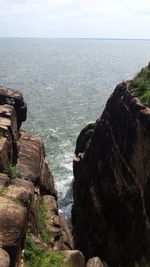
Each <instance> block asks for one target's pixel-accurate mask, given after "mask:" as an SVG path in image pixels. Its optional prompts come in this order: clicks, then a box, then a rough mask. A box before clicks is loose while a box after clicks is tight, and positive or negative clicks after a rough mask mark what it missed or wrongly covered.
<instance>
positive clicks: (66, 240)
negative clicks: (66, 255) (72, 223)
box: [59, 213, 74, 250]
mask: <svg viewBox="0 0 150 267" xmlns="http://www.w3.org/2000/svg"><path fill="white" fill-rule="evenodd" d="M59 221H60V225H61V229H62V237H63V249H64V250H68V249H74V245H73V238H72V234H71V231H70V228H69V225H68V223H67V221H66V219H65V216H64V215H63V214H61V213H60V214H59Z"/></svg>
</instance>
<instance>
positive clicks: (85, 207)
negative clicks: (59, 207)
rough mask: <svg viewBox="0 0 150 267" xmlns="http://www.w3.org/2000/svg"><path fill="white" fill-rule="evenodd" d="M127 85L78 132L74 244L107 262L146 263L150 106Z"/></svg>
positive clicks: (115, 264)
mask: <svg viewBox="0 0 150 267" xmlns="http://www.w3.org/2000/svg"><path fill="white" fill-rule="evenodd" d="M129 86H130V83H129V82H127V83H125V82H124V83H122V84H120V85H118V86H117V87H116V89H115V90H114V93H113V94H112V95H111V96H110V98H109V99H108V101H107V104H106V107H105V109H104V111H103V113H102V115H101V117H100V118H98V119H97V121H96V122H95V123H94V124H90V125H88V126H87V127H86V128H85V129H83V130H82V131H81V133H80V135H79V137H78V139H77V145H76V150H75V154H76V156H75V158H74V162H73V168H74V183H73V198H74V204H73V209H72V224H73V237H74V243H75V247H76V248H78V249H79V250H81V251H82V252H83V254H84V255H85V257H86V259H89V258H91V257H94V256H99V257H101V258H102V259H103V260H105V261H106V262H107V263H108V264H109V265H110V266H111V267H120V266H123V267H129V266H132V267H133V266H142V267H143V266H145V264H146V263H147V262H150V260H149V256H150V204H149V203H150V109H149V108H147V107H145V106H144V105H143V104H142V103H141V102H140V101H139V100H138V98H136V97H135V96H134V95H132V94H131V93H130V91H129V90H128V88H129ZM136 264H137V265H136ZM147 266H149V265H147Z"/></svg>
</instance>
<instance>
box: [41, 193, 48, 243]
mask: <svg viewBox="0 0 150 267" xmlns="http://www.w3.org/2000/svg"><path fill="white" fill-rule="evenodd" d="M46 220H47V209H46V207H45V204H44V201H43V199H42V198H41V200H40V205H39V225H38V226H39V233H40V235H41V238H42V240H43V241H44V242H45V243H46V244H50V233H49V232H48V231H47V229H46Z"/></svg>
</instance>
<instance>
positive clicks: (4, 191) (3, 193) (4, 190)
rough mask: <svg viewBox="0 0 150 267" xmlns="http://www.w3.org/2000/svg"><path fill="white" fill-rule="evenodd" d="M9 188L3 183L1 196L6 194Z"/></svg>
mask: <svg viewBox="0 0 150 267" xmlns="http://www.w3.org/2000/svg"><path fill="white" fill-rule="evenodd" d="M7 190H8V186H6V185H3V186H2V188H1V189H0V196H2V195H5V193H6V192H7Z"/></svg>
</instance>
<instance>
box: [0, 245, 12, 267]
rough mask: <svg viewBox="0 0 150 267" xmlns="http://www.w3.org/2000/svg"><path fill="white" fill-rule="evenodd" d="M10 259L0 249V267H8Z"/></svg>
mask: <svg viewBox="0 0 150 267" xmlns="http://www.w3.org/2000/svg"><path fill="white" fill-rule="evenodd" d="M9 265H10V257H9V255H8V253H7V252H6V251H5V250H3V249H1V248H0V267H9Z"/></svg>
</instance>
